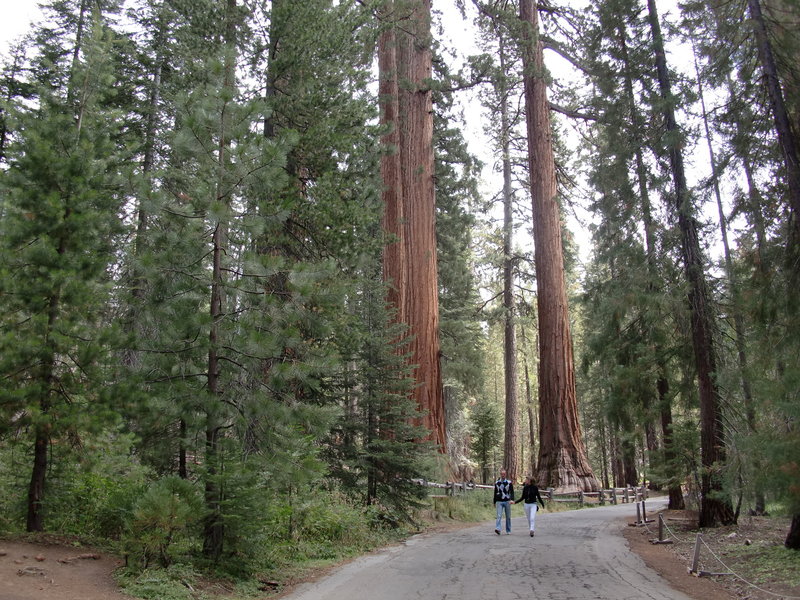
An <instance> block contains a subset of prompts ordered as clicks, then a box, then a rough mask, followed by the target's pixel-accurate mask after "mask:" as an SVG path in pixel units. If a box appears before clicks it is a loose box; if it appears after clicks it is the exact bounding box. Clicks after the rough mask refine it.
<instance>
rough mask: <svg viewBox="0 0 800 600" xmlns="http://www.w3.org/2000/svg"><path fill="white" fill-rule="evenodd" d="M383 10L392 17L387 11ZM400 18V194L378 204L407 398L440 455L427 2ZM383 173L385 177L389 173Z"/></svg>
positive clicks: (396, 191)
mask: <svg viewBox="0 0 800 600" xmlns="http://www.w3.org/2000/svg"><path fill="white" fill-rule="evenodd" d="M387 6H388V7H389V9H391V6H392V3H387ZM404 17H405V18H404V19H403V21H402V26H398V27H395V28H394V29H395V30H394V42H395V44H394V50H395V66H396V72H397V97H398V100H397V110H398V112H397V120H396V123H395V127H396V128H397V134H398V153H399V169H400V170H399V181H400V186H399V188H395V189H394V190H393V191H392V192H387V195H386V196H385V198H386V199H391V198H392V195H393V196H394V199H393V202H396V203H399V204H400V205H401V206H400V207H398V206H390V205H387V206H386V210H387V215H389V218H390V219H391V220H396V219H398V218H399V223H398V229H399V231H398V232H397V233H399V236H398V239H399V241H398V243H399V244H402V245H403V248H402V250H398V252H402V253H403V258H404V259H405V266H404V268H403V271H404V272H405V277H404V278H403V276H402V275H401V276H400V277H393V278H392V279H391V281H392V282H393V284H394V285H395V287H396V288H397V289H398V290H399V295H400V297H399V298H398V301H399V303H398V304H397V305H396V306H397V308H398V317H399V318H400V319H401V320H402V322H404V323H406V324H407V325H408V326H409V329H408V335H409V336H410V342H409V345H408V351H409V353H410V362H411V364H414V365H416V368H415V370H414V376H415V378H416V385H415V387H414V390H413V392H412V394H413V397H414V400H415V401H416V403H417V406H418V408H419V410H420V411H421V412H422V413H423V416H422V418H421V425H422V426H423V427H425V428H426V429H427V430H428V431H429V432H430V434H429V437H430V440H431V441H433V442H434V443H435V444H436V445H437V446H438V448H439V450H440V451H441V452H446V450H447V443H446V442H447V440H446V437H447V434H446V428H445V409H444V399H443V395H442V374H441V366H440V361H441V356H440V345H439V296H438V272H437V263H436V231H435V224H436V213H435V210H436V207H435V193H434V181H433V173H434V159H433V104H432V96H431V89H430V87H429V82H430V80H431V75H432V54H431V35H430V20H431V4H430V0H421V1H419V2H414V3H412V4H411V5H409V6H408V13H407V14H405V15H404ZM385 42H386V43H385V44H384V45H383V46H382V49H383V50H384V51H390V45H389V44H390V43H391V38H387V39H386V40H385ZM382 60H388V61H389V62H388V63H386V64H387V65H391V61H390V59H389V58H387V57H383V59H382ZM387 107H391V103H389V104H386V105H384V111H386V110H387ZM389 109H390V110H391V108H389ZM387 167H388V165H387ZM388 168H389V169H390V171H391V167H388ZM382 170H383V168H382ZM384 185H385V187H390V186H391V185H396V180H390V181H388V182H384ZM389 233H394V232H389ZM389 258H391V256H390V257H389ZM401 260H402V259H401ZM386 271H388V273H395V274H396V273H397V272H398V268H395V267H393V266H391V263H389V265H388V268H387V269H386Z"/></svg>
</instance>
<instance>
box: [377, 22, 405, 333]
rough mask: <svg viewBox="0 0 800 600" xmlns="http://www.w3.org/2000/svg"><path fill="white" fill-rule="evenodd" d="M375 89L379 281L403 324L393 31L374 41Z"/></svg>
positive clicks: (401, 196) (401, 248)
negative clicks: (382, 130) (382, 238)
mask: <svg viewBox="0 0 800 600" xmlns="http://www.w3.org/2000/svg"><path fill="white" fill-rule="evenodd" d="M378 69H379V72H380V83H379V87H378V95H379V102H380V108H381V125H382V126H384V127H386V128H388V131H387V133H386V134H385V135H384V136H383V138H381V143H382V145H383V154H382V155H381V180H382V181H383V193H382V199H383V206H384V212H383V230H384V232H385V234H386V237H387V240H386V246H385V247H384V251H383V279H384V281H386V282H387V283H388V284H389V289H388V293H387V298H386V299H387V301H388V303H389V305H390V306H391V307H392V308H394V309H395V310H396V311H397V314H396V315H395V318H396V320H397V321H399V322H401V323H405V322H406V318H405V314H403V313H402V309H403V307H404V302H403V296H402V293H403V292H404V291H405V290H406V289H408V282H407V268H406V256H405V245H404V244H403V229H402V227H403V203H402V198H403V183H402V180H401V178H400V133H399V130H398V128H397V115H398V113H399V111H400V109H399V107H398V96H399V93H398V88H397V55H396V52H395V30H394V28H393V27H387V28H386V29H385V31H384V32H383V33H382V34H381V37H380V40H379V41H378Z"/></svg>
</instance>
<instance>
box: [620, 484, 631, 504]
mask: <svg viewBox="0 0 800 600" xmlns="http://www.w3.org/2000/svg"><path fill="white" fill-rule="evenodd" d="M622 501H623V502H630V496H629V495H628V486H625V493H624V494H623V496H622Z"/></svg>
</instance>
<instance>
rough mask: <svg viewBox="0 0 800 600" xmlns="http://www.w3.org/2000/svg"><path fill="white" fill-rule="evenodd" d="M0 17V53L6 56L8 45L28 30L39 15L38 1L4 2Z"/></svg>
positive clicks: (19, 0) (11, 0)
mask: <svg viewBox="0 0 800 600" xmlns="http://www.w3.org/2000/svg"><path fill="white" fill-rule="evenodd" d="M3 4H4V5H5V6H3V14H2V16H0V52H2V53H3V54H6V52H7V51H8V45H9V44H10V43H11V42H13V41H14V40H16V39H17V38H19V37H20V36H21V35H22V34H24V33H25V32H26V31H27V30H28V26H29V25H30V23H31V21H32V20H33V19H34V18H35V17H36V16H38V15H39V5H38V0H4V1H3Z"/></svg>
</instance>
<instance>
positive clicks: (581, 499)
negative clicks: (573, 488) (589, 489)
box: [578, 490, 583, 506]
mask: <svg viewBox="0 0 800 600" xmlns="http://www.w3.org/2000/svg"><path fill="white" fill-rule="evenodd" d="M578 506H583V490H579V491H578Z"/></svg>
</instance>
